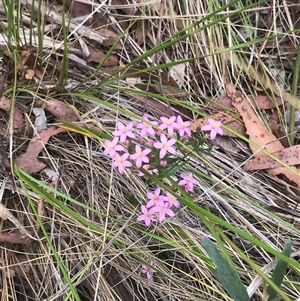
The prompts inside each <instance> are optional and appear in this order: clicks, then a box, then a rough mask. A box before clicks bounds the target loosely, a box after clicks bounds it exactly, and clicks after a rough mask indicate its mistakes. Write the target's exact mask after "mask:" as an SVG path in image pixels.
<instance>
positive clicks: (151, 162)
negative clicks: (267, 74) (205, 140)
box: [104, 115, 223, 226]
mask: <svg viewBox="0 0 300 301" xmlns="http://www.w3.org/2000/svg"><path fill="white" fill-rule="evenodd" d="M160 120H161V123H160V124H158V122H155V121H150V120H149V119H148V117H147V116H146V115H144V116H143V121H142V122H140V123H138V124H136V125H135V124H134V123H129V124H128V125H124V124H123V123H122V122H118V123H117V130H115V131H114V132H113V133H112V134H113V136H114V137H113V139H112V140H105V141H104V146H105V149H104V154H105V155H107V156H109V157H111V158H112V160H113V161H112V167H114V168H116V169H117V170H118V171H119V173H120V174H123V173H124V172H125V169H126V168H132V167H136V168H137V169H138V171H139V173H138V175H139V176H145V175H144V174H143V172H142V170H140V169H141V168H142V169H144V170H147V171H148V172H149V173H150V174H153V173H158V171H159V169H161V168H164V167H165V166H167V164H168V158H171V157H172V156H173V157H174V156H176V155H177V149H176V139H174V135H175V134H176V135H177V139H181V140H182V141H185V140H188V139H189V137H190V136H191V130H190V128H189V127H190V122H189V121H183V120H182V117H181V116H177V117H176V116H171V117H170V118H167V117H161V118H160ZM208 123H209V124H208V125H205V126H203V127H202V128H201V130H203V131H210V139H215V137H216V135H217V134H220V135H223V130H222V128H221V123H220V122H215V121H214V120H213V119H208ZM166 133H167V134H166ZM163 159H164V160H163ZM180 177H181V180H180V181H179V183H178V185H179V186H181V187H183V188H184V190H185V191H186V192H191V193H192V192H193V191H194V186H195V185H198V184H199V182H198V180H196V179H194V175H193V173H191V172H189V173H188V174H184V173H182V174H181V175H180ZM177 194H179V192H177ZM147 198H148V202H147V204H146V206H144V205H142V206H141V211H142V214H141V215H140V216H139V217H138V218H137V220H138V221H144V223H145V225H146V226H149V225H150V224H151V222H154V221H155V222H156V221H159V222H162V221H163V220H164V219H165V218H166V216H169V217H173V216H174V211H173V208H174V207H176V208H179V207H180V204H179V201H178V200H177V198H176V197H175V196H174V195H173V194H171V193H169V192H166V193H165V194H162V193H161V189H160V188H157V189H156V190H155V191H154V192H151V191H148V193H147Z"/></svg>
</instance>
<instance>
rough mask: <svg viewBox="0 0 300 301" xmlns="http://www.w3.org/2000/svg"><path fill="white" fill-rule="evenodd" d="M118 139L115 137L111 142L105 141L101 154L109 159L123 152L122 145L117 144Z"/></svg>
mask: <svg viewBox="0 0 300 301" xmlns="http://www.w3.org/2000/svg"><path fill="white" fill-rule="evenodd" d="M118 142H119V138H118V137H115V138H114V139H113V140H112V141H111V140H105V141H104V145H105V150H104V152H103V154H104V155H109V156H111V157H114V156H115V155H116V154H117V152H119V151H123V150H124V149H125V148H124V146H122V145H119V144H118Z"/></svg>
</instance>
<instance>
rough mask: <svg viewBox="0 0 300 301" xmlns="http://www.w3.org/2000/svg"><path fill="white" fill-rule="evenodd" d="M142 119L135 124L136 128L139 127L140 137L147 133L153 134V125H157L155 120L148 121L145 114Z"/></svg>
mask: <svg viewBox="0 0 300 301" xmlns="http://www.w3.org/2000/svg"><path fill="white" fill-rule="evenodd" d="M143 119H144V121H143V122H141V123H138V124H137V126H136V127H137V128H138V129H141V133H140V135H141V137H142V138H144V137H145V136H146V135H147V134H150V135H152V136H154V135H155V130H154V129H153V127H152V126H153V125H157V122H156V121H149V119H148V117H147V115H144V116H143Z"/></svg>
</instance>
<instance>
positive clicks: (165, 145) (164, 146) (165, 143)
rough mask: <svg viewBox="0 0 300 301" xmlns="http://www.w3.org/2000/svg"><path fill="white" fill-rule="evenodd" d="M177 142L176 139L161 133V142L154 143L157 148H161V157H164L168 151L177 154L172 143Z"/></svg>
mask: <svg viewBox="0 0 300 301" xmlns="http://www.w3.org/2000/svg"><path fill="white" fill-rule="evenodd" d="M175 143H176V140H175V139H170V140H168V139H167V137H166V135H164V134H161V136H160V142H155V143H154V144H153V146H154V147H155V148H157V149H160V152H159V157H160V158H161V159H162V158H163V157H164V156H165V155H166V153H167V152H169V153H170V154H172V155H175V154H176V150H175V148H174V147H172V145H173V144H175Z"/></svg>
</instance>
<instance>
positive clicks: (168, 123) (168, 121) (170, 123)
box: [159, 116, 177, 136]
mask: <svg viewBox="0 0 300 301" xmlns="http://www.w3.org/2000/svg"><path fill="white" fill-rule="evenodd" d="M160 120H161V122H162V124H161V125H160V126H159V128H160V129H161V130H165V129H167V130H168V134H169V135H170V136H173V134H174V129H176V126H177V123H176V116H171V117H170V118H167V117H160Z"/></svg>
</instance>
